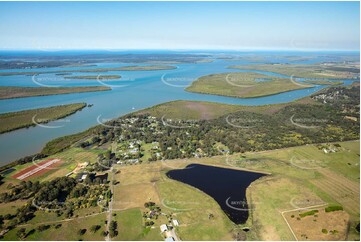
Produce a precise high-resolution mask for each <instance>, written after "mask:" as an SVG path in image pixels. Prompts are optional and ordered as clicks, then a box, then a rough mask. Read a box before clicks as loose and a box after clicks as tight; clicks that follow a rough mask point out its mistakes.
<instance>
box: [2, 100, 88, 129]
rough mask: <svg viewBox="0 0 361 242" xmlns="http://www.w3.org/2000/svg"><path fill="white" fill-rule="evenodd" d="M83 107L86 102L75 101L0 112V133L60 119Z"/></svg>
mask: <svg viewBox="0 0 361 242" xmlns="http://www.w3.org/2000/svg"><path fill="white" fill-rule="evenodd" d="M84 107H86V103H75V104H68V105H60V106H53V107H48V108H38V109H31V110H25V111H19V112H12V113H4V114H0V133H5V132H10V131H12V130H15V129H20V128H26V127H31V126H36V125H37V124H43V123H48V122H50V121H53V120H57V119H61V118H64V117H66V116H69V115H71V114H73V113H75V112H77V111H79V110H81V109H83V108H84Z"/></svg>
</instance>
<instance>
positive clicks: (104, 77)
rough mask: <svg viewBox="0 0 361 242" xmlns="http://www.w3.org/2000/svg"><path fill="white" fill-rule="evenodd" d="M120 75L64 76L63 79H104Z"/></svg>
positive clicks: (117, 77) (116, 77) (115, 77)
mask: <svg viewBox="0 0 361 242" xmlns="http://www.w3.org/2000/svg"><path fill="white" fill-rule="evenodd" d="M119 78H121V76H120V75H96V76H64V79H87V80H94V79H95V80H98V79H101V80H104V79H108V80H110V79H119Z"/></svg>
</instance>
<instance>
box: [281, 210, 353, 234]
mask: <svg viewBox="0 0 361 242" xmlns="http://www.w3.org/2000/svg"><path fill="white" fill-rule="evenodd" d="M310 211H313V212H314V214H312V213H311V212H310ZM308 213H309V214H310V215H306V216H304V214H308ZM284 216H285V218H286V219H287V222H288V223H289V224H290V225H291V228H292V230H293V232H294V233H295V235H296V237H297V239H298V240H322V241H330V240H333V241H339V240H346V237H347V236H346V235H347V228H348V222H349V215H348V214H347V213H346V212H344V211H335V212H328V213H326V212H325V207H324V206H323V207H317V208H313V210H299V211H294V212H288V213H285V214H284ZM303 216H304V217H303Z"/></svg>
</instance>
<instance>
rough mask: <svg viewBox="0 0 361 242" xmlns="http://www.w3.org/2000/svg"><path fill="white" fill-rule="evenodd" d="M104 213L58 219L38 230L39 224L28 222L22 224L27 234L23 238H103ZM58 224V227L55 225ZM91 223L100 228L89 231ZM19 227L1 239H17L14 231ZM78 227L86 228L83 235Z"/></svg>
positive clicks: (50, 239) (56, 239)
mask: <svg viewBox="0 0 361 242" xmlns="http://www.w3.org/2000/svg"><path fill="white" fill-rule="evenodd" d="M104 221H105V214H99V215H96V216H90V217H86V218H77V219H74V220H70V221H59V222H56V223H49V225H50V228H48V229H47V230H45V231H42V232H40V231H39V230H37V227H38V226H39V224H36V225H35V224H34V225H32V224H30V225H28V226H24V228H26V233H27V234H28V235H27V236H26V238H25V239H24V240H48V241H60V240H69V241H72V240H98V241H99V240H104V237H103V235H102V234H101V233H102V232H103V231H104V230H105V226H104ZM56 225H58V227H59V228H57V227H56ZM93 225H101V228H100V229H99V230H98V231H96V232H95V233H93V232H91V231H90V227H91V226H93ZM19 229H20V228H16V229H13V230H11V231H10V232H9V233H7V234H6V235H5V236H4V238H3V240H10V241H14V240H19V238H18V237H17V235H16V232H17V231H18V230H19ZM80 229H86V232H85V234H84V235H79V234H78V231H79V230H80Z"/></svg>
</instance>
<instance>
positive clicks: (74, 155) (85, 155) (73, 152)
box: [1, 148, 99, 191]
mask: <svg viewBox="0 0 361 242" xmlns="http://www.w3.org/2000/svg"><path fill="white" fill-rule="evenodd" d="M98 153H99V151H97V150H85V149H82V148H70V149H67V150H65V151H63V152H58V153H57V154H54V155H51V156H49V157H46V158H44V159H39V160H35V161H34V162H35V163H36V164H37V163H40V162H42V161H43V160H48V159H60V160H61V163H60V165H59V166H57V167H56V168H54V169H48V171H47V172H46V173H44V174H42V175H40V176H34V177H32V178H31V180H32V181H49V180H52V179H54V178H56V177H62V176H65V175H66V174H68V173H69V172H71V171H74V170H75V169H76V168H77V166H78V164H81V163H85V162H89V163H90V164H91V163H95V162H96V161H97V155H98ZM32 165H34V163H32V162H30V163H25V164H23V165H17V166H15V167H14V170H13V171H12V172H10V173H8V174H6V175H4V177H5V180H6V183H13V184H17V183H18V182H19V181H18V180H16V179H14V178H12V177H11V176H13V175H14V174H16V173H18V172H19V171H21V170H23V169H26V168H27V167H29V166H32ZM1 189H2V191H3V190H4V189H5V187H4V186H1Z"/></svg>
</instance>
